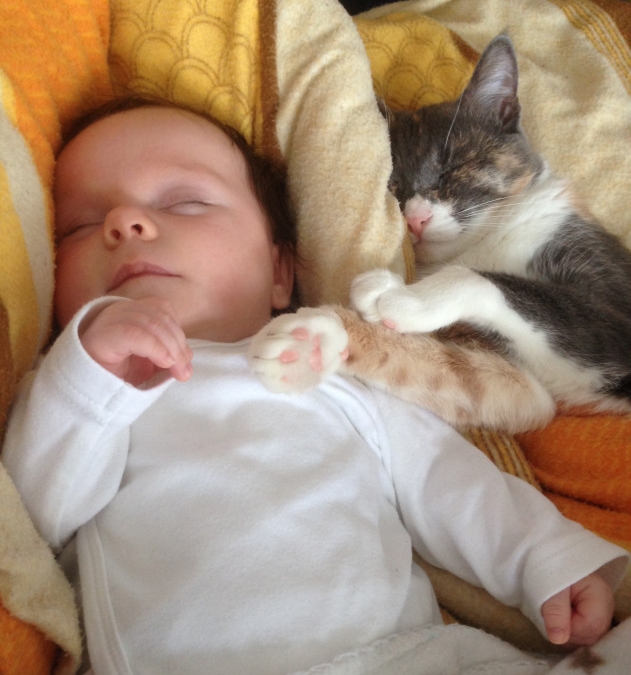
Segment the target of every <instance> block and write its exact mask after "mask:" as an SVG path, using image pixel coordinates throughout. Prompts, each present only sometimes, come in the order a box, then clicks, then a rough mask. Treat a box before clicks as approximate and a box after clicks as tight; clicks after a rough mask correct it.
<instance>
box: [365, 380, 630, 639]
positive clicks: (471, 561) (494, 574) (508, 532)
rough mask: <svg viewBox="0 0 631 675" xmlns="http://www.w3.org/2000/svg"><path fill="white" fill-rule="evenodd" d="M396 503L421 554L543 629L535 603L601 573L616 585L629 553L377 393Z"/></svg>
mask: <svg viewBox="0 0 631 675" xmlns="http://www.w3.org/2000/svg"><path fill="white" fill-rule="evenodd" d="M376 396H377V398H378V402H379V406H380V408H381V410H382V414H383V419H384V424H385V427H386V435H387V437H388V442H389V444H390V449H389V450H390V452H389V458H390V459H389V462H390V472H391V475H392V479H393V483H394V486H395V491H396V494H397V504H398V508H399V511H400V514H401V517H402V519H403V522H404V524H405V526H406V528H407V529H408V531H409V533H410V535H411V537H412V541H413V545H414V547H415V549H416V550H417V552H418V553H419V554H420V555H421V556H422V557H423V558H425V559H426V560H427V561H428V562H430V563H432V564H433V565H436V566H439V567H442V568H443V569H447V570H449V571H450V572H452V573H454V574H456V575H457V576H459V577H461V578H463V579H465V580H467V581H469V582H470V583H472V584H474V585H477V586H482V587H484V588H486V590H488V591H489V592H490V593H491V594H492V595H493V596H495V597H496V598H497V599H499V600H500V601H502V602H504V603H505V604H508V605H512V606H516V607H519V608H520V609H521V610H522V612H523V613H524V614H526V616H528V617H529V618H530V619H531V620H532V621H533V622H534V623H535V625H537V627H538V628H539V630H541V631H542V633H543V634H544V635H545V628H544V624H543V620H542V617H541V605H542V604H543V603H544V602H545V601H546V600H547V599H548V598H549V597H551V596H552V595H554V594H555V593H557V592H559V591H561V590H563V589H564V588H567V587H568V586H570V585H572V584H573V583H575V582H576V581H578V580H579V579H581V578H583V577H585V576H587V575H588V574H591V573H592V572H595V571H600V573H601V574H602V575H603V576H604V578H605V579H606V580H607V582H608V583H609V584H610V585H611V587H612V589H615V587H616V586H617V585H618V584H619V583H620V581H621V580H622V577H623V576H624V573H625V570H626V567H627V564H628V553H627V552H626V551H625V550H624V549H622V548H620V547H618V546H615V545H614V544H611V543H610V542H607V541H605V540H603V539H601V538H600V537H597V536H596V535H594V534H593V533H591V532H589V531H587V530H586V529H584V528H583V527H582V526H581V525H579V524H578V523H575V522H573V521H570V520H568V519H567V518H565V517H564V516H562V515H561V513H560V512H559V511H558V510H557V509H556V507H555V506H554V505H553V504H552V502H550V501H549V500H548V499H546V498H545V497H544V496H543V495H542V494H541V493H540V492H539V491H538V490H537V489H536V488H534V487H533V486H531V485H529V484H528V483H527V482H525V481H523V480H520V479H519V478H516V477H514V476H511V475H509V474H506V473H503V472H501V471H500V470H499V469H498V468H497V467H496V466H495V465H494V464H493V463H492V462H491V461H490V460H489V459H488V458H487V457H486V456H485V455H484V454H483V453H482V452H480V451H479V450H478V449H477V448H475V447H474V446H472V445H471V444H470V443H468V442H467V441H466V440H465V439H464V438H462V436H460V435H459V434H458V433H457V432H456V431H454V430H453V429H452V428H451V427H449V426H448V425H447V424H445V423H444V422H443V421H442V420H440V419H438V418H436V417H435V416H434V415H432V414H431V413H429V412H427V411H425V410H422V409H420V408H418V407H416V406H412V405H410V404H407V403H404V402H400V401H397V400H395V399H393V398H391V397H390V396H387V395H385V394H381V393H376Z"/></svg>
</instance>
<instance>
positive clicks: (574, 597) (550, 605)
mask: <svg viewBox="0 0 631 675" xmlns="http://www.w3.org/2000/svg"><path fill="white" fill-rule="evenodd" d="M613 610H614V598H613V593H612V592H611V588H610V587H609V584H607V582H606V581H605V580H604V579H603V578H602V577H601V576H600V575H599V574H597V573H594V574H590V575H589V576H586V577H585V578H583V579H581V580H580V581H577V582H576V583H575V584H573V585H572V586H570V587H569V588H566V589H564V590H562V591H561V592H560V593H557V594H556V595H553V596H552V597H551V598H549V599H548V600H546V602H544V603H543V605H542V607H541V614H542V615H543V620H544V623H545V626H546V632H547V635H548V639H549V640H550V642H552V643H553V644H557V645H563V644H569V645H575V646H578V645H593V644H594V643H595V642H596V641H597V640H599V639H600V638H601V637H602V636H603V635H604V634H605V633H606V632H607V631H608V630H609V628H610V627H611V618H612V616H613Z"/></svg>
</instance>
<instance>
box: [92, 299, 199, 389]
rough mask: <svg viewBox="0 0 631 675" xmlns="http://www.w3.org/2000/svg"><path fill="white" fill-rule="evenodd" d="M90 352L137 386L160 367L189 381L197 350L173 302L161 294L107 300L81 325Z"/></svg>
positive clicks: (177, 377)
mask: <svg viewBox="0 0 631 675" xmlns="http://www.w3.org/2000/svg"><path fill="white" fill-rule="evenodd" d="M79 337H80V339H81V343H82V344H83V347H84V349H85V350H86V352H87V353H88V354H89V355H90V356H91V357H92V358H93V359H94V360H95V361H96V362H97V363H98V364H100V365H101V366H103V368H105V369H106V370H109V371H110V373H113V374H114V375H116V376H117V377H120V378H121V379H123V380H125V381H126V382H129V383H130V384H133V385H134V386H138V385H140V384H143V383H144V382H146V381H147V380H148V379H149V378H150V377H151V376H152V375H154V374H155V373H156V372H158V371H159V370H168V371H169V372H170V374H171V375H172V376H173V377H174V378H175V379H176V380H180V381H181V382H184V381H186V380H188V379H189V377H190V376H191V373H192V368H191V358H192V352H191V349H190V347H189V346H188V345H187V344H186V338H185V336H184V331H183V330H182V328H181V326H180V325H179V323H178V321H177V319H176V318H175V314H174V312H173V310H172V309H171V307H170V305H169V304H168V303H167V302H166V301H164V300H161V299H159V298H145V299H142V300H130V301H128V300H120V301H117V302H113V303H112V304H111V305H107V306H106V307H105V308H104V309H102V310H101V311H100V312H99V313H98V314H97V315H96V316H95V317H93V318H91V319H90V320H89V321H88V322H86V325H85V326H84V325H82V326H81V327H80V329H79Z"/></svg>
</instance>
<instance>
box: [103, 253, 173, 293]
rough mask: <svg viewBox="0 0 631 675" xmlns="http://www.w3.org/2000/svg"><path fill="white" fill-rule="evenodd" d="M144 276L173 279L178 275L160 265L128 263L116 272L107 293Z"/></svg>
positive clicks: (143, 262)
mask: <svg viewBox="0 0 631 675" xmlns="http://www.w3.org/2000/svg"><path fill="white" fill-rule="evenodd" d="M144 276H159V277H173V276H176V275H175V274H172V273H171V272H168V271H167V270H165V269H164V268H163V267H160V266H159V265H154V264H152V263H148V262H145V261H143V260H141V261H138V262H134V263H126V264H124V265H121V266H120V267H119V268H118V270H117V271H116V274H115V275H114V278H113V279H112V281H111V283H110V285H109V287H108V289H107V292H108V293H110V292H111V291H114V290H116V289H117V288H118V287H119V286H122V285H123V284H124V283H125V282H127V281H129V280H130V279H135V278H137V277H144Z"/></svg>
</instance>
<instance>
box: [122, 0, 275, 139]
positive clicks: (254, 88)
mask: <svg viewBox="0 0 631 675" xmlns="http://www.w3.org/2000/svg"><path fill="white" fill-rule="evenodd" d="M110 6H111V10H112V35H111V45H110V54H109V63H110V69H111V73H112V77H113V80H114V84H115V87H116V88H117V89H118V90H119V92H121V93H123V92H130V91H131V92H135V93H141V94H148V95H151V96H157V97H161V98H166V99H168V100H170V101H175V102H179V103H182V104H187V105H190V106H191V107H193V108H194V109H196V110H203V111H206V112H209V113H210V114H212V115H214V116H215V117H217V118H218V119H221V120H223V121H225V122H226V123H228V124H230V125H231V126H233V127H235V128H236V129H238V130H239V131H240V132H241V133H242V134H243V135H244V136H245V137H246V138H247V139H248V141H249V142H250V143H253V144H254V145H256V146H259V147H260V146H261V145H262V142H263V141H262V138H263V112H262V101H261V71H262V68H263V63H262V60H261V58H260V57H261V47H260V33H259V10H260V9H261V10H264V9H265V7H264V3H263V4H261V5H260V3H259V2H258V1H257V0H234V2H216V1H215V0H198V1H195V0H112V2H111V3H110Z"/></svg>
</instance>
